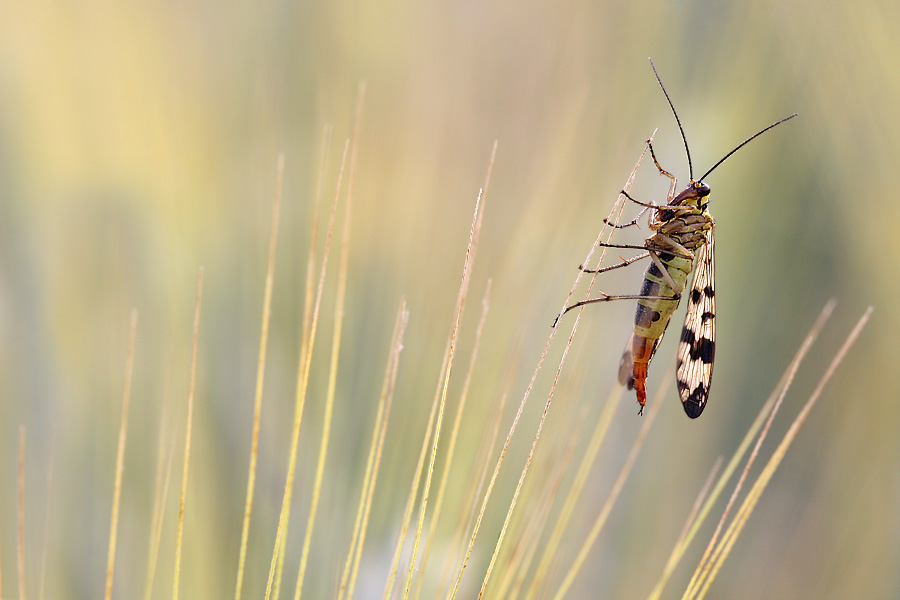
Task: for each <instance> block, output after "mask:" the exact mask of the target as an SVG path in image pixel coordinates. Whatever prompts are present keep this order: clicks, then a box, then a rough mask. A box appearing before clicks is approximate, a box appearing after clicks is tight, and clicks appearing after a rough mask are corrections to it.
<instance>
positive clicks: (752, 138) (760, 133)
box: [654, 69, 797, 181]
mask: <svg viewBox="0 0 900 600" xmlns="http://www.w3.org/2000/svg"><path fill="white" fill-rule="evenodd" d="M654 70H655V69H654ZM796 116H797V113H794V114H792V115H791V116H789V117H785V118H783V119H781V120H780V121H776V122H775V123H772V124H771V125H769V126H768V127H766V128H765V129H763V130H762V131H757V132H756V133H754V134H753V135H751V136H750V137H748V138H747V139H746V140H744V141H743V142H741V143H740V144H738V146H737V148H735V149H734V150H732V151H731V152H729V153H728V154H726V155H725V156H723V157H722V159H721V160H720V161H719V162H717V163H716V164H714V165H713V166H712V169H710V170H709V171H707V172H706V173H704V174H703V177H701V178H700V181H703V180H704V179H706V176H707V175H709V174H710V173H712V172H713V170H714V169H715V168H716V167H718V166H719V165H721V164H722V163H723V162H725V159H726V158H728V157H729V156H731V155H732V154H734V153H735V152H737V151H738V150H740V149H741V148H743V147H744V146H746V145H747V144H749V143H750V142H751V141H752V140H755V139H756V138H758V137H759V136H761V135H762V134H764V133H765V132H767V131H768V130H770V129H772V128H773V127H775V126H776V125H781V124H782V123H784V122H785V121H789V120H791V119H793V118H794V117H796Z"/></svg>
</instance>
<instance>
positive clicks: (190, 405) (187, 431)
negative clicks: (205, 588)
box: [172, 267, 203, 600]
mask: <svg viewBox="0 0 900 600" xmlns="http://www.w3.org/2000/svg"><path fill="white" fill-rule="evenodd" d="M202 300H203V267H200V270H199V273H198V274H197V301H196V304H195V306H194V325H193V330H192V334H191V340H192V341H191V373H190V384H189V386H188V400H187V421H186V424H185V428H184V462H183V463H182V468H181V497H180V499H179V502H178V533H177V535H176V539H175V568H174V575H173V577H172V598H173V600H178V582H179V576H180V574H181V547H182V543H183V541H184V507H185V500H186V498H187V486H188V466H189V465H190V460H191V434H192V433H193V429H192V428H193V423H194V391H195V389H196V385H197V346H198V344H199V340H200V306H201V302H202Z"/></svg>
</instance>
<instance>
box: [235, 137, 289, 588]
mask: <svg viewBox="0 0 900 600" xmlns="http://www.w3.org/2000/svg"><path fill="white" fill-rule="evenodd" d="M275 181H276V183H275V202H274V203H273V206H272V227H271V230H270V232H269V259H268V263H267V267H266V283H265V291H264V292H263V308H262V326H261V327H260V333H259V350H258V357H259V358H258V359H257V363H256V390H255V392H254V396H253V424H252V428H253V429H252V433H251V434H250V465H249V467H248V473H247V497H246V500H245V501H244V520H243V524H242V526H241V547H240V550H239V553H238V568H237V582H236V583H235V586H234V598H235V600H240V597H241V589H242V587H243V583H244V563H245V562H246V560H247V540H248V539H249V537H250V515H251V514H252V512H253V493H254V490H255V486H256V461H257V457H258V456H259V428H260V420H261V416H262V399H263V382H264V381H265V372H266V348H267V346H268V340H269V318H270V316H271V314H272V288H273V286H274V284H275V249H276V247H277V245H278V222H279V219H280V215H281V192H282V189H283V187H284V154H283V153H282V154H279V155H278V165H277V167H276V175H275Z"/></svg>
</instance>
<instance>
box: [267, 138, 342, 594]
mask: <svg viewBox="0 0 900 600" xmlns="http://www.w3.org/2000/svg"><path fill="white" fill-rule="evenodd" d="M349 146H350V140H347V141H346V142H345V143H344V152H343V155H342V158H341V167H340V169H339V170H338V177H337V184H336V185H335V191H334V201H333V202H332V204H331V216H330V217H329V219H328V231H327V234H326V236H325V250H324V252H323V255H322V267H321V269H320V270H319V283H318V286H317V288H316V300H315V303H314V304H313V310H312V318H311V321H310V328H309V337H308V338H307V337H306V336H305V335H304V336H303V339H301V342H300V359H299V361H298V365H297V384H296V395H295V397H294V422H293V425H292V427H291V444H290V449H289V450H288V469H287V476H286V477H285V484H284V496H283V498H282V501H281V513H280V515H279V517H278V528H277V530H276V533H275V547H274V548H273V551H272V565H271V568H270V570H269V582H268V583H267V584H266V595H265V597H266V598H267V599H268V598H269V597H270V595H271V597H273V598H278V596H279V591H280V588H281V576H282V573H283V572H284V552H285V544H284V540H285V539H286V537H287V533H288V527H289V524H290V515H291V498H292V497H293V493H294V476H295V473H296V469H297V447H298V446H299V443H300V424H301V423H302V421H303V410H304V407H305V405H306V392H307V388H308V385H309V369H310V365H311V364H312V353H313V349H314V347H315V342H316V330H317V327H318V323H319V309H320V307H321V305H322V291H323V290H324V289H325V273H326V272H327V267H328V256H329V252H330V250H331V238H332V235H333V233H334V219H335V215H336V213H337V205H338V199H339V198H340V194H341V181H342V179H343V176H344V166H345V165H346V162H347V151H348V149H349Z"/></svg>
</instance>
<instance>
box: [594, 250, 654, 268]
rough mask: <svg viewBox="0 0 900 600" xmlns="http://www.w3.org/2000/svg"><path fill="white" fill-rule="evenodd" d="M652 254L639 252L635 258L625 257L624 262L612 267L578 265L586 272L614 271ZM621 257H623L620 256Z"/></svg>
mask: <svg viewBox="0 0 900 600" xmlns="http://www.w3.org/2000/svg"><path fill="white" fill-rule="evenodd" d="M648 256H650V253H649V252H644V253H643V254H638V255H637V256H635V257H633V258H623V259H622V262H620V263H619V264H617V265H613V266H611V267H603V268H602V269H585V268H584V265H578V268H579V269H581V270H582V271H583V272H585V273H606V272H607V271H612V270H613V269H620V268H622V267H627V266H628V265H630V264H631V263H633V262H637V261H639V260H641V259H643V258H647V257H648ZM620 258H621V257H620Z"/></svg>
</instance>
